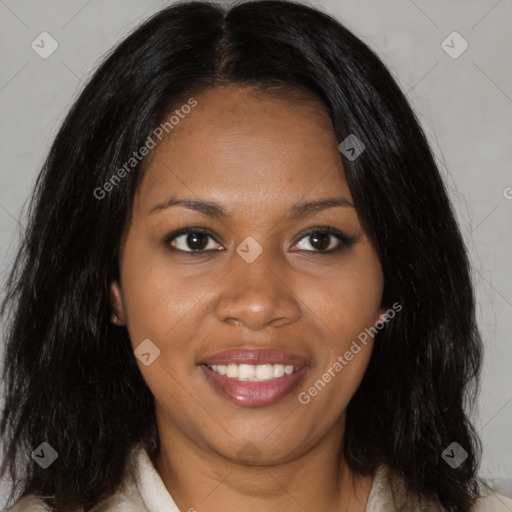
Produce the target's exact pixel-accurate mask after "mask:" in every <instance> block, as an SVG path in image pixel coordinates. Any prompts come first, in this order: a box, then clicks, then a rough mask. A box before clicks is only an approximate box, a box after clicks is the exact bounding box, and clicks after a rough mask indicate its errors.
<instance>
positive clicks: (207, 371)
mask: <svg viewBox="0 0 512 512" xmlns="http://www.w3.org/2000/svg"><path fill="white" fill-rule="evenodd" d="M200 368H201V370H202V372H203V375H204V376H205V377H206V380H207V381H208V383H209V384H210V385H211V386H212V387H213V389H214V390H215V391H216V392H217V393H219V394H220V395H221V396H223V397H224V398H226V399H227V400H229V401H230V402H232V403H235V404H237V405H241V406H244V407H261V406H264V405H270V404H273V403H276V402H278V401H279V400H281V399H283V398H284V397H285V396H286V395H288V394H290V393H291V392H292V391H293V390H294V389H295V388H296V387H297V386H298V385H299V383H300V381H301V380H302V379H303V378H304V376H305V375H306V373H307V372H308V370H309V367H308V366H303V367H302V368H300V370H297V371H296V372H294V373H292V374H290V375H284V376H283V377H279V378H277V379H273V380H269V381H263V382H251V381H240V380H237V379H232V378H230V377H226V376H225V375H221V374H220V373H217V372H214V371H213V370H212V369H211V368H209V367H208V366H206V364H201V365H200Z"/></svg>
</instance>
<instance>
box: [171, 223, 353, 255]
mask: <svg viewBox="0 0 512 512" xmlns="http://www.w3.org/2000/svg"><path fill="white" fill-rule="evenodd" d="M191 233H195V234H201V235H207V236H209V237H210V238H212V239H213V240H214V241H215V242H216V243H217V244H218V242H217V240H215V236H214V235H213V233H212V232H211V231H210V230H208V229H204V228H182V229H179V230H177V231H174V232H172V233H170V234H169V235H167V236H166V237H165V238H164V240H163V243H164V245H165V246H166V247H168V248H169V249H170V250H171V251H174V252H178V253H182V254H183V253H184V254H188V255H191V256H192V257H198V256H204V255H205V254H207V253H209V252H220V251H217V250H216V249H213V250H211V249H210V250H204V249H202V250H190V251H184V250H182V249H176V248H175V247H172V246H171V243H172V242H173V241H174V240H175V239H176V238H178V237H179V236H182V235H189V234H191ZM316 234H322V235H324V234H325V235H331V236H333V237H335V238H337V239H338V241H339V242H340V245H339V246H338V247H336V248H334V249H328V250H324V251H321V250H306V249H303V250H304V251H305V252H312V253H317V254H319V255H330V254H334V253H337V252H339V251H341V250H342V249H344V248H348V247H350V246H351V245H352V244H353V243H354V242H355V241H356V239H357V237H350V236H348V235H345V234H344V233H342V232H341V231H338V230H337V229H335V228H332V227H330V226H315V227H313V228H309V229H308V230H306V231H305V232H304V233H302V234H301V236H300V238H299V240H298V242H300V241H301V240H302V239H303V238H307V237H308V236H312V235H316ZM298 242H296V243H298ZM219 245H220V244H219ZM329 245H330V244H329Z"/></svg>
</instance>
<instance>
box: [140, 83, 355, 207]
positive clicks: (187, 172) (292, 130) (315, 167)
mask: <svg viewBox="0 0 512 512" xmlns="http://www.w3.org/2000/svg"><path fill="white" fill-rule="evenodd" d="M194 99H195V100H196V101H197V104H196V106H194V107H193V108H192V109H190V110H189V109H186V111H187V112H188V113H186V114H185V113H182V114H181V116H180V119H179V122H178V123H177V124H176V125H175V126H174V127H173V129H172V130H170V132H169V134H168V135H166V136H165V137H164V138H162V140H161V141H160V142H157V145H156V147H155V148H154V149H153V150H152V153H151V154H150V155H149V156H150V159H149V163H148V166H147V169H146V171H145V174H144V177H143V179H142V181H141V183H140V186H139V188H138V190H137V194H136V202H137V203H138V204H139V207H140V208H143V209H144V210H146V211H147V207H148V206H150V204H154V203H155V202H158V201H159V200H161V199H162V198H163V197H165V196H166V195H168V194H180V193H182V194H184V195H186V196H188V197H190V196H199V197H208V198H210V199H217V200H219V201H222V202H224V203H226V204H230V205H233V207H235V208H236V207H237V206H240V207H244V206H247V205H250V204H255V205H256V204H258V205H259V207H260V208H261V206H263V205H265V204H266V203H271V202H275V201H281V202H284V203H286V202H288V201H287V198H288V197H289V198H290V202H292V201H293V202H295V201H296V200H297V198H299V197H303V196H306V197H309V196H311V197H323V196H326V195H329V196H332V195H336V194H338V195H340V194H341V195H344V196H345V197H346V198H347V199H349V200H350V199H351V196H350V191H349V189H348V186H347V184H346V182H345V179H344V172H343V166H342V161H341V157H340V154H339V150H338V146H337V140H336V136H335V133H334V129H333V126H332V122H331V119H330V117H329V115H328V114H327V112H326V110H325V107H323V106H322V105H321V104H320V103H319V102H316V101H314V100H311V99H307V98H306V97H304V96H303V95H300V97H297V96H293V95H291V96H288V97H286V96H281V95H280V96H275V95H268V94H265V92H261V91H257V92H255V91H253V90H251V89H249V88H236V87H232V86H226V87H217V88H214V89H210V90H208V91H205V92H203V93H202V94H199V95H197V96H195V97H194ZM177 109H178V110H179V106H178V107H177Z"/></svg>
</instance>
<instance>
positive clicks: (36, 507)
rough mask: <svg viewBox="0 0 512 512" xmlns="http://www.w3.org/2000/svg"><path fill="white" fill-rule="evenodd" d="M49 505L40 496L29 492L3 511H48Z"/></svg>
mask: <svg viewBox="0 0 512 512" xmlns="http://www.w3.org/2000/svg"><path fill="white" fill-rule="evenodd" d="M49 511H50V507H48V506H47V505H45V503H44V501H43V500H42V498H41V497H39V496H36V495H35V494H30V495H29V496H25V497H23V498H21V499H20V500H18V501H17V502H16V503H15V504H14V505H13V506H12V507H9V508H8V509H6V510H5V512H49Z"/></svg>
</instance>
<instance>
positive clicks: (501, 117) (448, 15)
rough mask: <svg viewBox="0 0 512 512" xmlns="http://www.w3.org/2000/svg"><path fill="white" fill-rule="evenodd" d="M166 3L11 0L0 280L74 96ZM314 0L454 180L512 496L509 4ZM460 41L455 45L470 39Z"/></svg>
mask: <svg viewBox="0 0 512 512" xmlns="http://www.w3.org/2000/svg"><path fill="white" fill-rule="evenodd" d="M169 3H170V2H164V1H158V0H89V1H87V0H66V1H64V0H44V1H41V0H16V1H15V0H0V45H1V46H0V54H1V59H2V61H1V62H2V65H1V66H0V108H1V114H2V126H1V136H0V154H1V155H2V158H1V161H0V182H1V188H0V240H1V248H0V285H3V283H4V282H5V278H6V273H7V271H8V269H9V266H10V264H11V262H12V260H13V256H14V251H15V248H16V246H17V243H18V240H19V234H20V232H21V230H22V229H23V226H24V224H25V219H24V217H23V213H24V210H23V211H22V208H23V206H24V204H25V201H26V199H27V197H28V194H29V192H30V190H31V188H32V185H33V183H34V180H35V178H36V176H37V174H38V171H39V169H40V167H41V164H42V162H43V158H44V157H45V155H46V153H47V151H48V149H49V147H50V144H51V142H52V140H53V138H54V136H55V134H56V130H57V128H58V127H59V125H60V123H61V122H62V120H63V117H64V115H65V113H66V112H67V111H68V109H69V107H70V105H71V103H72V100H73V99H74V98H75V97H76V95H77V94H78V93H79V91H80V89H81V87H82V86H83V83H84V82H85V81H86V80H87V78H88V77H89V76H90V74H91V72H92V71H93V70H94V69H95V66H96V65H97V63H98V61H99V59H100V57H101V56H102V55H103V54H104V53H105V52H106V51H107V50H108V49H110V48H111V46H112V45H113V44H114V43H116V42H117V41H119V39H120V38H122V37H124V36H125V35H127V34H128V33H129V32H130V31H131V30H132V29H133V28H134V27H135V26H136V25H137V24H138V23H139V22H140V21H141V20H143V19H145V18H146V17H148V16H149V15H151V14H153V13H154V12H155V11H157V10H158V9H160V8H162V7H164V6H166V5H169ZM311 3H312V5H316V6H317V7H320V8H321V9H323V10H326V11H327V12H329V13H331V14H333V15H335V16H336V17H337V18H338V19H339V20H340V21H342V22H343V23H345V24H346V26H347V27H348V28H349V29H351V30H352V31H353V32H354V33H355V34H356V35H358V36H359V37H360V38H362V39H363V40H364V41H366V42H367V43H368V44H369V45H370V46H371V47H372V48H373V49H374V50H375V51H376V52H377V53H378V54H379V56H380V57H381V58H382V59H383V60H384V62H385V63H386V64H387V65H388V67H389V68H390V70H391V72H392V73H393V75H394V76H395V77H396V79H397V80H398V82H399V83H400V85H401V87H402V89H403V90H404V91H405V92H406V93H407V96H408V98H409V100H410V101H411V103H412V105H413V108H414V109H415V111H416V113H417V115H418V117H419V119H420V121H421V123H422V125H423V127H424V129H425V130H426V132H427V135H428V137H429V139H430V142H431V144H432V147H433V150H434V152H435V154H436V157H437V159H438V162H439V164H440V166H441V169H442V171H443V174H444V176H445V178H446V180H447V183H448V186H449V189H450V193H451V197H452V200H453V202H454V204H455V207H456V210H457V214H458V218H459V222H460V224H461V228H462V230H463V232H464V235H465V239H466V243H467V246H468V248H469V250H470V253H471V258H472V262H473V265H474V278H475V284H476V289H477V294H478V295H477V298H478V314H479V320H480V326H481V330H482V334H483V337H484V340H485V347H486V355H485V369H484V379H483V384H482V392H481V395H480V400H479V404H478V413H477V416H476V418H475V424H476V427H477V430H478V431H479V433H480V435H481V438H482V441H483V446H484V459H483V463H482V468H481V475H482V476H484V477H487V478H500V484H501V486H502V487H501V489H502V492H503V493H506V494H508V495H509V496H511V497H512V436H511V432H512V428H511V427H512V374H511V371H510V364H511V361H512V339H511V335H510V332H511V329H512V272H511V271H510V263H511V261H512V258H511V256H512V222H511V221H512V188H511V187H512V172H511V164H510V162H511V160H512V154H511V141H510V133H511V128H512V126H511V124H512V123H511V120H512V73H511V68H510V57H509V52H510V47H511V39H512V37H511V35H510V28H509V27H510V23H511V20H512V2H511V0H499V1H496V0H478V1H476V0H473V1H467V0H454V1H450V2H447V1H440V0H438V1H436V0H423V1H421V2H420V1H419V0H415V1H414V2H413V1H412V0H384V1H382V0H365V1H356V0H323V1H317V2H311ZM43 31H46V32H48V33H50V34H51V36H52V37H53V38H54V39H55V40H56V41H57V42H58V45H59V46H58V48H57V50H56V51H55V52H54V53H53V54H52V55H51V56H50V57H49V58H47V59H43V58H41V57H40V56H39V55H38V54H37V53H36V52H35V51H34V50H33V49H32V48H31V43H32V41H33V40H35V39H36V38H37V37H38V36H39V34H41V32H43ZM453 31H457V32H458V33H459V34H460V35H461V36H462V37H463V38H464V39H465V40H466V41H467V43H468V44H469V47H468V48H467V50H466V51H465V52H464V53H462V54H461V55H460V56H459V57H458V58H452V57H451V56H449V55H448V54H447V53H446V52H445V51H444V49H443V47H442V46H441V43H442V42H443V41H444V40H445V39H446V38H447V36H449V34H451V33H452V32H453ZM452 39H453V38H452ZM452 39H450V38H448V40H447V43H445V44H448V45H450V46H453V48H452V50H451V51H452V52H453V51H457V50H460V49H461V48H462V46H461V42H460V41H458V40H457V39H453V43H452ZM507 50H508V51H507ZM0 347H1V343H0ZM0 350H1V349H0ZM1 494H2V492H1V488H0V496H1ZM1 505H2V503H1V502H0V506H1Z"/></svg>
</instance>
